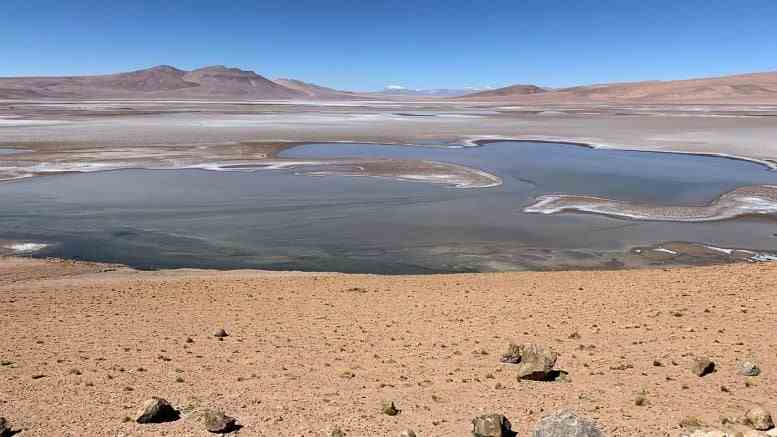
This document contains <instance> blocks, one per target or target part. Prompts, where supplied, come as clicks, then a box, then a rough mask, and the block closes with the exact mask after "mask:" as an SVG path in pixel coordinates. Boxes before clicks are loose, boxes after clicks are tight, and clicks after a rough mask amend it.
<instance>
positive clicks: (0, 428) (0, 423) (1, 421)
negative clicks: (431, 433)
mask: <svg viewBox="0 0 777 437" xmlns="http://www.w3.org/2000/svg"><path fill="white" fill-rule="evenodd" d="M7 435H11V424H9V423H8V420H6V418H5V417H0V436H2V437H5V436H7ZM414 435H415V434H414Z"/></svg>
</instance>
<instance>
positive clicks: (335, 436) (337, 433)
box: [329, 428, 345, 437]
mask: <svg viewBox="0 0 777 437" xmlns="http://www.w3.org/2000/svg"><path fill="white" fill-rule="evenodd" d="M329 437H345V431H343V430H342V429H340V428H335V429H333V430H332V433H331V434H329Z"/></svg>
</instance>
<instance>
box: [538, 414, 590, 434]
mask: <svg viewBox="0 0 777 437" xmlns="http://www.w3.org/2000/svg"><path fill="white" fill-rule="evenodd" d="M532 435H533V436H534V437H603V436H604V434H603V433H602V431H601V430H600V429H599V426H598V425H597V424H596V422H594V421H592V420H589V419H586V418H583V417H578V416H577V415H576V414H575V413H574V412H572V411H559V412H557V413H555V414H551V415H550V416H546V417H544V418H543V419H542V420H540V422H539V423H538V424H537V426H536V427H535V428H534V432H533V433H532Z"/></svg>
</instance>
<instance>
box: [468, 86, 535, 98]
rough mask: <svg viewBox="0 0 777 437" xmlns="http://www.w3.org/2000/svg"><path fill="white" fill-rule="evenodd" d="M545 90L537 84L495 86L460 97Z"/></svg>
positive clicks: (510, 94)
mask: <svg viewBox="0 0 777 437" xmlns="http://www.w3.org/2000/svg"><path fill="white" fill-rule="evenodd" d="M546 91H547V90H546V89H545V88H540V87H538V86H537V85H510V86H506V87H504V88H497V89H494V90H487V91H480V92H477V93H472V94H467V95H464V96H460V97H466V98H469V97H477V98H480V97H486V98H489V97H511V96H525V95H528V94H539V93H544V92H546Z"/></svg>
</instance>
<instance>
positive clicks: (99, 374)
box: [0, 257, 777, 437]
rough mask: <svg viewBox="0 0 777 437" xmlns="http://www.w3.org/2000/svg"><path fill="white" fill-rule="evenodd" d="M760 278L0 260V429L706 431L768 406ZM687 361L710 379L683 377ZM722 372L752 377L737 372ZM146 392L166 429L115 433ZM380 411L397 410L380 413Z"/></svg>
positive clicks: (768, 272)
mask: <svg viewBox="0 0 777 437" xmlns="http://www.w3.org/2000/svg"><path fill="white" fill-rule="evenodd" d="M776 274H777V264H774V263H761V264H735V265H726V266H715V267H699V268H685V269H683V268H677V269H670V270H628V271H598V272H580V271H566V272H521V273H497V274H462V275H429V276H377V275H346V274H321V273H295V272H285V273H270V272H259V271H231V272H212V271H195V270H180V271H158V272H138V271H133V270H130V269H126V268H122V267H116V266H106V265H99V264H88V263H75V262H66V261H43V260H29V259H22V258H11V257H7V258H0V303H2V316H1V317H0V331H2V332H3V339H4V341H3V343H2V347H0V361H1V362H2V366H0V381H2V383H1V384H0V387H2V392H0V393H1V394H0V416H5V417H7V418H8V419H9V421H10V422H11V424H12V425H13V428H14V429H16V430H21V433H20V434H19V435H20V436H24V437H27V436H140V435H176V436H177V435H194V436H197V435H209V434H208V433H207V432H206V431H205V430H204V428H203V425H202V424H201V423H199V422H198V421H197V420H196V417H198V416H197V414H193V413H196V412H197V411H199V410H201V409H202V408H219V409H223V411H224V412H226V413H227V414H228V415H231V416H235V417H237V418H238V419H239V421H240V423H241V424H242V425H243V428H242V429H241V430H240V431H239V435H251V436H253V435H257V436H328V435H329V434H330V433H331V432H332V430H333V429H335V428H337V427H340V428H342V430H343V431H345V432H346V435H348V436H398V435H399V433H400V432H401V431H402V430H404V429H412V430H414V431H415V432H416V433H417V435H418V436H468V435H470V434H469V433H470V430H471V428H472V425H471V419H472V418H473V417H475V416H478V415H481V414H486V413H501V414H504V415H506V416H507V417H508V418H509V419H510V420H511V421H512V423H513V429H514V430H515V431H517V432H518V435H519V436H525V435H529V432H530V430H531V429H532V427H533V426H534V424H536V423H537V422H538V421H539V420H540V419H541V418H542V417H543V416H544V415H546V414H549V413H552V412H555V411H556V410H559V409H561V408H570V409H573V410H574V411H576V412H577V413H578V414H579V415H582V416H586V417H589V418H592V419H595V420H597V421H598V422H599V423H600V424H601V426H602V427H603V428H604V430H605V431H606V433H607V435H610V436H664V435H667V436H673V435H678V434H680V432H681V431H682V429H681V428H680V426H679V424H680V422H681V420H682V419H683V418H685V417H687V416H696V417H698V418H699V419H701V420H702V421H703V422H704V423H706V424H709V425H713V426H717V427H720V426H721V425H720V423H721V418H724V417H725V418H731V419H739V418H740V417H741V416H742V415H743V413H744V412H745V411H746V410H747V409H748V408H749V407H751V406H753V405H754V404H763V405H764V406H765V407H766V409H767V410H771V411H773V412H777V392H775V391H774V389H773V387H774V384H775V381H777V372H775V370H774V369H775V368H777V344H775V342H774V341H772V338H771V334H772V333H774V332H775V331H777V317H775V315H776V314H777V310H775V308H774V306H773V305H772V304H773V302H774V301H775V297H777V287H776V286H775V285H777V275H776ZM219 328H224V329H226V331H227V332H228V333H229V334H230V335H229V336H228V337H226V338H225V339H223V341H219V340H218V339H217V338H215V337H214V336H213V333H214V332H215V331H216V330H217V329H219ZM187 338H190V339H191V340H192V341H191V342H187ZM510 340H514V341H517V342H533V343H540V344H543V345H545V346H548V347H550V348H552V349H553V350H555V351H557V352H559V353H560V358H559V361H558V367H559V368H561V369H563V370H566V371H568V372H569V376H570V378H571V382H530V381H522V382H518V381H517V380H516V375H515V370H514V368H513V367H510V366H508V365H504V364H500V356H501V354H502V353H503V352H504V351H505V350H506V348H507V345H508V343H509V341H510ZM696 356H708V357H710V358H711V359H712V360H713V361H715V362H716V363H717V366H718V370H717V371H716V372H714V373H712V374H710V375H707V376H705V377H698V376H696V375H694V374H692V373H691V371H690V367H691V363H692V361H693V359H694V357H696ZM740 360H752V361H754V362H756V363H757V364H758V365H759V366H760V367H761V369H762V370H763V372H762V374H761V375H760V376H757V377H745V376H741V375H739V374H738V373H737V367H736V365H737V362H738V361H740ZM657 364H660V366H658V365H657ZM724 387H725V388H724ZM641 393H644V395H645V398H646V399H647V403H646V404H645V405H643V406H638V405H636V403H635V399H636V398H637V396H638V395H639V394H641ZM154 395H156V396H161V397H164V398H166V399H167V400H169V401H170V402H171V403H172V404H173V405H174V406H175V407H177V408H179V409H180V410H181V412H182V418H181V419H179V420H177V421H175V422H170V423H164V424H155V425H140V424H136V423H134V422H133V421H129V419H128V418H130V419H132V418H134V417H135V415H136V412H137V410H138V409H139V407H140V406H141V404H142V403H143V401H144V400H146V399H147V398H149V397H150V396H154ZM384 400H392V401H394V402H395V403H396V405H397V407H398V408H399V409H400V410H401V413H400V414H398V415H397V416H393V417H391V416H387V415H384V414H382V412H381V402H382V401H384Z"/></svg>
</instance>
